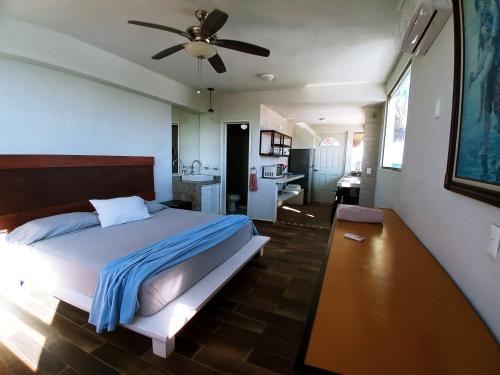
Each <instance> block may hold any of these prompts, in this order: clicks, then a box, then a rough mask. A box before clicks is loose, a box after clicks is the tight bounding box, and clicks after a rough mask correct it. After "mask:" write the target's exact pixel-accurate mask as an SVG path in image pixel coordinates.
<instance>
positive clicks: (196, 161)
mask: <svg viewBox="0 0 500 375" xmlns="http://www.w3.org/2000/svg"><path fill="white" fill-rule="evenodd" d="M195 163H198V174H200V168H201V161H199V160H193V162H192V163H191V173H192V174H194V164H195Z"/></svg>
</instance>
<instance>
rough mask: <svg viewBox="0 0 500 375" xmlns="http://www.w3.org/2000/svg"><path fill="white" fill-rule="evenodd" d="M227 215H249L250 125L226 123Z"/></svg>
mask: <svg viewBox="0 0 500 375" xmlns="http://www.w3.org/2000/svg"><path fill="white" fill-rule="evenodd" d="M225 127H226V135H227V137H226V140H227V141H226V196H225V197H224V198H225V199H226V213H227V214H244V215H246V214H247V204H248V153H249V141H250V126H249V124H248V123H239V122H238V123H226V124H225Z"/></svg>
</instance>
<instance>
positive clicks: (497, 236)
mask: <svg viewBox="0 0 500 375" xmlns="http://www.w3.org/2000/svg"><path fill="white" fill-rule="evenodd" d="M499 249H500V227H498V226H497V225H495V224H491V229H490V245H489V248H488V254H490V255H491V257H492V258H493V259H496V258H497V256H498V251H499Z"/></svg>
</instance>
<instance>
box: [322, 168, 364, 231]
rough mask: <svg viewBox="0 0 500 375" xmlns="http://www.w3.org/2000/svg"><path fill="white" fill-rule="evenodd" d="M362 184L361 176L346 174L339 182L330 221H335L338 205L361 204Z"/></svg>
mask: <svg viewBox="0 0 500 375" xmlns="http://www.w3.org/2000/svg"><path fill="white" fill-rule="evenodd" d="M360 186H361V178H359V177H355V176H344V177H342V178H341V179H340V180H338V182H337V191H336V193H335V199H334V201H333V207H332V214H331V216H330V221H331V222H332V223H333V218H334V217H335V212H336V211H337V206H338V205H339V204H340V203H343V204H353V205H358V204H359V188H360Z"/></svg>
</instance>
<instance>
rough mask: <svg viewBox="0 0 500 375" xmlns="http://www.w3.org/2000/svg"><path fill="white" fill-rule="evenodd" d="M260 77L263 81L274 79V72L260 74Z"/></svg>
mask: <svg viewBox="0 0 500 375" xmlns="http://www.w3.org/2000/svg"><path fill="white" fill-rule="evenodd" d="M259 79H260V80H261V81H263V82H270V81H272V80H273V79H274V74H271V73H262V74H259Z"/></svg>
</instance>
